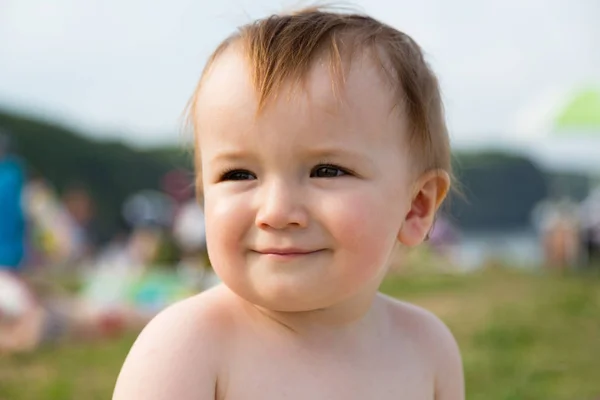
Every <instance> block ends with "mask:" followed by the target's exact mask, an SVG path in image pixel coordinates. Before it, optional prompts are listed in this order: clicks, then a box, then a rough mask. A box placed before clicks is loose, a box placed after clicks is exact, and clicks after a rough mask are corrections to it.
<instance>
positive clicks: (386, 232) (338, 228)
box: [322, 190, 403, 260]
mask: <svg viewBox="0 0 600 400" xmlns="http://www.w3.org/2000/svg"><path fill="white" fill-rule="evenodd" d="M402 207H403V205H402V204H401V203H400V202H396V201H394V200H390V197H389V196H388V195H387V194H384V193H382V192H381V191H377V190H371V191H363V192H361V193H348V194H344V195H341V196H337V197H336V198H335V199H332V201H331V202H325V203H323V208H322V213H323V221H324V223H325V224H326V225H327V226H326V228H327V230H328V231H329V232H330V234H331V235H332V236H333V237H334V239H335V241H336V242H337V244H338V245H339V246H341V247H343V248H344V250H345V251H344V252H345V253H351V255H352V256H353V257H357V259H361V260H367V259H371V260H375V259H377V260H380V259H381V257H387V256H388V254H387V253H388V250H389V249H391V247H392V246H393V244H394V242H395V241H396V236H397V234H398V232H399V230H400V226H401V224H402Z"/></svg>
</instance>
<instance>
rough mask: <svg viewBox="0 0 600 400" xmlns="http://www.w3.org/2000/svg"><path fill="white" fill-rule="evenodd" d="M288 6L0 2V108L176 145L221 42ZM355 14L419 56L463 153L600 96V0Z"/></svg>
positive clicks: (391, 7) (389, 4)
mask: <svg viewBox="0 0 600 400" xmlns="http://www.w3.org/2000/svg"><path fill="white" fill-rule="evenodd" d="M346 3H347V4H348V2H346ZM293 4H299V3H298V2H297V1H296V2H290V1H274V0H222V1H210V2H209V1H203V0H169V1H147V0H86V1H81V0H52V1H48V0H0V106H4V107H10V108H13V109H17V110H23V111H26V112H34V113H36V114H41V115H44V116H48V117H49V118H50V119H52V120H56V121H58V122H61V123H65V124H67V125H70V126H74V127H75V128H78V129H82V130H84V131H85V132H87V133H88V134H90V135H94V136H96V137H102V138H122V139H125V140H127V141H128V142H129V143H132V144H135V145H138V146H145V145H154V144H162V143H169V142H171V143H177V141H179V140H181V136H180V134H179V132H180V122H181V121H180V115H181V112H182V109H183V107H184V105H185V103H186V101H187V99H188V97H189V95H190V94H191V92H192V90H193V88H194V86H195V84H196V81H197V79H198V76H199V74H200V71H201V70H202V67H203V65H204V62H205V60H206V58H207V57H208V55H209V54H210V52H211V51H212V50H213V49H214V47H215V46H216V45H217V44H218V43H219V41H220V40H222V39H223V38H224V37H225V36H226V35H228V34H229V33H230V32H232V31H233V30H234V29H235V27H236V26H237V25H239V24H242V23H245V22H248V21H249V20H250V19H252V18H256V17H261V16H265V15H266V14H268V13H271V12H277V11H280V10H282V9H284V8H286V7H289V6H290V5H293ZM300 4H310V3H307V2H303V3H300ZM351 4H354V5H357V6H359V7H360V8H362V9H363V10H364V11H366V12H368V13H370V14H371V15H373V16H374V17H376V18H379V19H381V20H383V21H385V22H387V23H389V24H391V25H393V26H395V27H397V28H398V29H400V30H403V31H405V32H406V33H408V34H410V35H411V36H413V37H414V38H415V39H416V40H417V42H419V43H420V44H421V45H422V47H423V48H424V49H425V51H426V52H427V54H428V58H429V60H430V62H431V64H432V65H433V67H434V69H435V70H436V72H437V73H438V75H439V77H440V80H441V84H442V89H443V92H444V98H445V102H446V109H447V116H448V123H449V127H450V130H451V134H452V139H453V141H454V143H455V144H458V145H461V146H468V145H472V144H474V143H475V144H481V143H484V144H490V143H491V144H493V143H504V142H506V141H510V140H513V139H514V138H515V137H516V136H517V135H515V134H520V133H524V132H519V130H523V131H525V130H527V129H530V128H531V126H534V127H535V126H538V124H537V122H536V120H535V118H536V116H537V115H539V114H540V112H541V111H540V109H536V106H535V104H541V105H542V106H543V105H544V104H547V103H549V102H551V100H552V99H553V98H556V96H562V95H563V93H564V92H565V90H568V89H571V88H577V87H580V86H581V85H590V84H597V85H600V22H599V21H600V1H597V0H503V1H480V0H454V1H449V0H419V1H415V0H410V1H408V0H363V1H356V0H355V1H353V2H351ZM553 96H554V97H553ZM531 104H534V106H533V109H532V106H531ZM540 107H541V106H540ZM524 109H525V110H528V111H527V112H525V113H524V112H523V110H524ZM542 114H543V112H542ZM531 129H533V130H535V128H531Z"/></svg>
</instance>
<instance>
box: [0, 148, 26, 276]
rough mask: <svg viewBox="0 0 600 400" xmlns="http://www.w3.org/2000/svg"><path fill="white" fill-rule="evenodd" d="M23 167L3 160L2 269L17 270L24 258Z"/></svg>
mask: <svg viewBox="0 0 600 400" xmlns="http://www.w3.org/2000/svg"><path fill="white" fill-rule="evenodd" d="M23 185H24V173H23V167H22V166H21V164H20V163H19V162H18V160H17V159H15V158H12V157H1V156H0V269H11V270H18V269H19V267H20V264H21V260H22V258H23V255H24V251H25V249H24V245H25V243H24V241H25V218H24V215H23V208H22V200H21V197H22V193H23Z"/></svg>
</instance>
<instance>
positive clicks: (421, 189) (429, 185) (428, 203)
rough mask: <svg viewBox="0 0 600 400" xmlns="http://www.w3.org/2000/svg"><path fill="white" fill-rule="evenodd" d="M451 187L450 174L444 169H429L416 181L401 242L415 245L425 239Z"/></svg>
mask: <svg viewBox="0 0 600 400" xmlns="http://www.w3.org/2000/svg"><path fill="white" fill-rule="evenodd" d="M449 189H450V176H449V175H448V173H447V172H446V171H444V170H433V171H428V172H426V173H425V174H423V175H422V176H421V177H420V178H419V179H418V180H417V181H416V183H415V186H414V191H413V196H412V199H411V204H410V210H409V211H408V214H406V217H405V218H404V223H403V224H402V227H401V228H400V232H398V240H399V241H400V243H402V244H404V245H405V246H409V247H413V246H417V245H419V244H421V243H422V242H423V240H425V238H426V236H427V234H428V233H429V231H430V229H431V226H432V225H433V221H434V218H435V214H436V213H437V210H438V208H439V207H440V205H441V204H442V202H443V201H444V199H445V198H446V195H447V194H448V190H449Z"/></svg>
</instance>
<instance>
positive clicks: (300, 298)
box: [225, 282, 337, 312]
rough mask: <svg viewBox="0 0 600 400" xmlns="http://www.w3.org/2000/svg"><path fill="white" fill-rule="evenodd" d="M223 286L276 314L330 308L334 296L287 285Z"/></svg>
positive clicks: (334, 301)
mask: <svg viewBox="0 0 600 400" xmlns="http://www.w3.org/2000/svg"><path fill="white" fill-rule="evenodd" d="M225 285H227V286H228V288H229V289H230V290H231V291H232V292H233V293H235V294H237V295H238V296H239V297H241V298H243V299H244V300H246V301H247V302H249V303H251V304H254V305H257V306H259V307H262V308H265V309H268V310H271V311H278V312H306V311H314V310H318V309H323V308H327V307H330V306H331V305H333V304H335V303H336V298H337V297H336V296H334V295H333V294H332V293H326V292H322V291H321V292H315V291H314V290H313V291H312V292H311V291H310V290H305V289H303V288H301V287H290V286H288V285H256V286H253V287H247V286H245V285H244V286H242V287H240V286H236V285H228V284H227V282H225Z"/></svg>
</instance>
